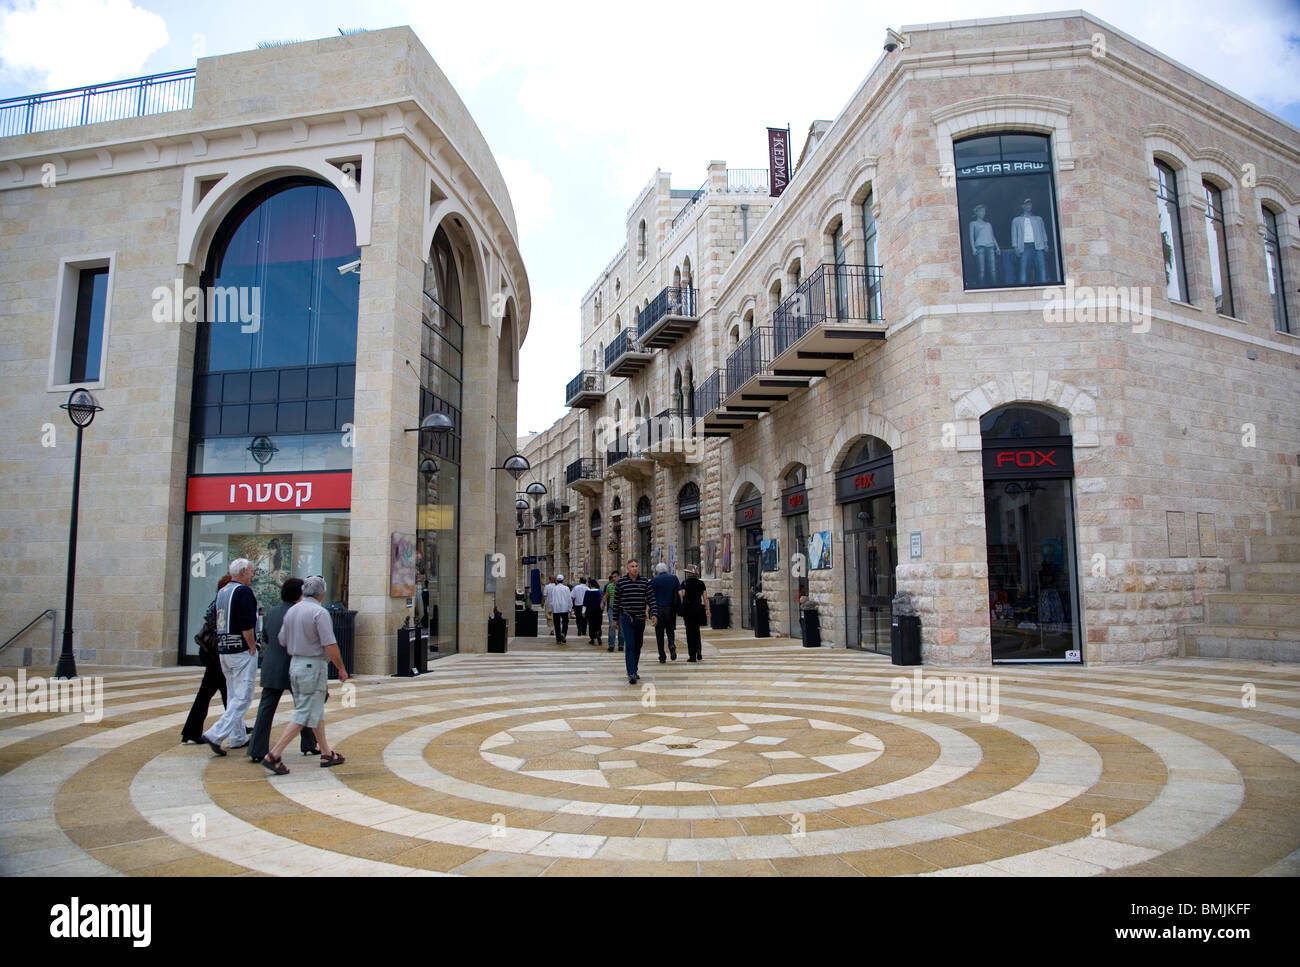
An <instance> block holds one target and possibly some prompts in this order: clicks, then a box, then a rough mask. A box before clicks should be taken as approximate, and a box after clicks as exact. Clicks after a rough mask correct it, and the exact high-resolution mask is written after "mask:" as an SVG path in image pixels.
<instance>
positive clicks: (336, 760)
mask: <svg viewBox="0 0 1300 967" xmlns="http://www.w3.org/2000/svg"><path fill="white" fill-rule="evenodd" d="M345 761H347V760H345V759H344V758H343V756H341V755H339V754H338V753H337V752H331V753H330V754H329V755H323V756H321V757H320V767H321V768H322V769H328V768H329V767H330V766H341V765H343V763H344V762H345Z"/></svg>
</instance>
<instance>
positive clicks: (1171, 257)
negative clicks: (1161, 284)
mask: <svg viewBox="0 0 1300 967" xmlns="http://www.w3.org/2000/svg"><path fill="white" fill-rule="evenodd" d="M1156 214H1157V215H1158V216H1159V221H1160V249H1161V253H1162V257H1163V258H1164V263H1165V295H1166V296H1168V297H1169V298H1170V299H1173V300H1174V301H1176V302H1186V301H1187V263H1186V262H1185V261H1184V260H1183V223H1182V218H1181V216H1180V215H1179V211H1178V176H1177V175H1175V174H1174V169H1173V168H1171V167H1169V166H1168V165H1167V164H1165V163H1164V162H1163V161H1157V162H1156Z"/></svg>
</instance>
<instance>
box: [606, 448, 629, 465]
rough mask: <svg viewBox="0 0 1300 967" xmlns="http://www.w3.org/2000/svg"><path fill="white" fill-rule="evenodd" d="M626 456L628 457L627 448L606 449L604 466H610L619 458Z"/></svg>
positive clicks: (623, 458) (625, 457)
mask: <svg viewBox="0 0 1300 967" xmlns="http://www.w3.org/2000/svg"><path fill="white" fill-rule="evenodd" d="M627 458H628V451H627V450H606V451H605V466H606V467H607V468H612V467H613V466H614V464H616V463H618V462H619V461H620V460H626V459H627Z"/></svg>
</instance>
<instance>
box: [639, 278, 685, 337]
mask: <svg viewBox="0 0 1300 967" xmlns="http://www.w3.org/2000/svg"><path fill="white" fill-rule="evenodd" d="M698 295H699V292H698V290H696V289H692V288H688V287H686V286H677V285H670V286H668V287H666V288H665V289H664V290H663V291H662V292H660V293H659V294H658V295H657V296H655V297H654V301H652V302H651V303H650V304H649V305H648V306H646V307H645V308H644V309H642V310H641V311H639V312H638V313H637V314H636V334H637V338H642V337H644V336H645V334H646V332H647V331H648V330H650V329H652V328H654V326H655V324H656V323H657V322H658V321H659V320H660V319H662V318H663V317H664V316H684V317H686V318H688V319H694V318H695V311H696V310H695V302H696V297H697V296H698Z"/></svg>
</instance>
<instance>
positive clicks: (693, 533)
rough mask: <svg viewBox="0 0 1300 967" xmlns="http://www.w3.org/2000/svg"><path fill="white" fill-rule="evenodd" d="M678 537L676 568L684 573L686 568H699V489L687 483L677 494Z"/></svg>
mask: <svg viewBox="0 0 1300 967" xmlns="http://www.w3.org/2000/svg"><path fill="white" fill-rule="evenodd" d="M677 519H678V522H679V527H678V536H679V539H680V541H681V549H682V552H681V557H680V558H679V559H678V562H677V566H678V567H679V568H680V569H681V570H682V571H683V572H685V570H686V569H687V568H688V567H694V568H699V566H700V488H699V487H698V486H696V485H695V484H694V483H688V484H687V485H686V486H684V487H683V488H682V489H681V490H680V491H678V494H677Z"/></svg>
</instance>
